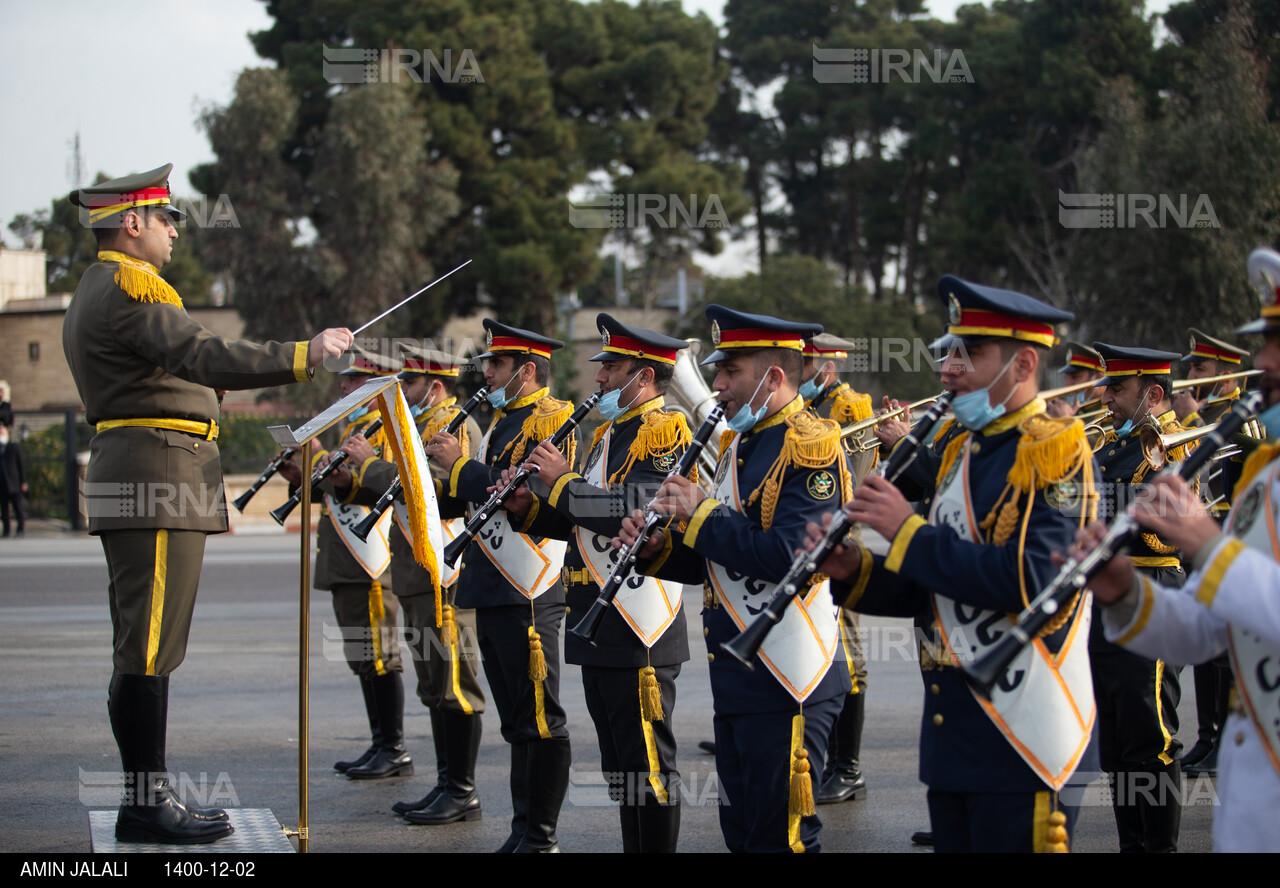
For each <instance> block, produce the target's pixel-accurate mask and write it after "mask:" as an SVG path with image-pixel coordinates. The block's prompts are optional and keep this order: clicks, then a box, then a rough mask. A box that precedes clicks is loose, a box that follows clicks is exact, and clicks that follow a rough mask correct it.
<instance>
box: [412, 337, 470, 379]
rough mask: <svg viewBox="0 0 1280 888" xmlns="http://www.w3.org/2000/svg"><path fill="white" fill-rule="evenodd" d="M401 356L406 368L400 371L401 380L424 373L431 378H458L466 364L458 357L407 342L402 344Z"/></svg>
mask: <svg viewBox="0 0 1280 888" xmlns="http://www.w3.org/2000/svg"><path fill="white" fill-rule="evenodd" d="M400 354H401V355H402V356H403V357H404V366H403V367H402V368H401V369H400V378H401V379H412V378H413V377H415V376H421V375H422V374H423V373H427V374H430V375H431V376H457V375H458V373H459V371H460V370H461V368H462V365H463V364H464V363H466V362H465V361H464V360H463V359H462V358H460V357H458V356H457V355H451V354H449V353H448V352H442V351H438V350H436V349H434V348H418V347H417V346H415V345H410V344H409V343H407V342H402V343H400Z"/></svg>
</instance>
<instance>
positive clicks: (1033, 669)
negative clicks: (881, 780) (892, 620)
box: [929, 448, 1097, 790]
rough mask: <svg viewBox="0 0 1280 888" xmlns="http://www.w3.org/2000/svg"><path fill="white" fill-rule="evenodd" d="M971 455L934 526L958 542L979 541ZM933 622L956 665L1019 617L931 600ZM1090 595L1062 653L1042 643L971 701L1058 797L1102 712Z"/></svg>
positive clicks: (949, 485) (945, 493)
mask: <svg viewBox="0 0 1280 888" xmlns="http://www.w3.org/2000/svg"><path fill="white" fill-rule="evenodd" d="M969 452H970V451H969V449H968V448H966V449H965V451H964V457H963V458H962V459H961V460H958V461H957V463H956V465H957V466H958V470H955V471H952V472H951V473H950V474H949V476H948V477H947V478H946V479H944V481H943V485H942V488H941V489H940V490H939V492H938V497H937V499H936V500H935V501H934V504H933V510H932V511H931V513H930V516H929V520H930V523H932V524H933V525H935V526H939V527H950V528H951V529H952V530H954V531H955V532H956V534H957V535H958V536H959V537H960V539H962V540H964V541H966V542H975V541H977V540H979V539H981V537H980V536H979V534H978V531H977V522H976V521H975V520H974V512H973V502H972V499H971V496H970V491H969ZM933 608H934V616H935V618H936V619H937V622H938V630H939V632H941V633H942V641H943V643H944V644H945V645H946V651H947V655H948V656H949V657H950V658H951V662H952V664H954V665H956V666H959V665H960V664H961V663H967V662H972V661H973V660H976V659H980V658H981V657H982V656H983V655H984V654H985V653H986V652H987V651H989V650H991V649H992V648H993V647H994V646H995V644H996V643H997V642H998V641H999V640H1000V639H1001V638H1003V637H1004V636H1005V634H1006V633H1007V632H1008V630H1009V629H1010V628H1011V627H1012V626H1013V625H1014V622H1015V619H1016V615H1014V616H1011V615H1010V614H1007V613H1002V612H999V611H992V610H985V609H983V608H980V607H976V606H973V605H967V604H962V603H961V602H958V601H953V600H952V599H950V598H947V597H946V596H944V595H938V594H936V593H935V594H934V595H933ZM1091 617H1092V610H1091V608H1090V598H1089V594H1088V593H1087V592H1086V593H1084V594H1083V595H1082V596H1081V599H1080V603H1079V604H1078V605H1077V607H1076V611H1075V615H1074V616H1073V617H1072V620H1071V627H1070V630H1069V632H1068V634H1067V639H1066V641H1065V642H1064V643H1063V645H1062V648H1061V649H1060V650H1059V651H1057V653H1054V652H1052V651H1050V650H1049V649H1048V647H1047V646H1046V645H1045V643H1044V641H1043V640H1042V639H1039V638H1037V639H1036V640H1035V642H1034V643H1032V644H1030V645H1028V646H1027V647H1026V648H1024V649H1023V651H1022V653H1020V654H1019V655H1018V657H1017V659H1015V660H1014V661H1013V663H1012V665H1010V666H1009V668H1008V669H1007V670H1006V671H1005V674H1004V676H1003V677H1002V678H1001V679H1000V681H999V682H998V683H997V684H996V686H995V687H994V688H993V689H992V691H991V699H990V700H987V699H985V698H984V697H983V696H982V695H981V694H978V693H976V692H974V693H973V696H974V699H975V700H977V701H978V703H979V705H981V706H982V708H983V710H984V711H985V712H986V714H987V717H988V718H990V719H991V722H992V724H994V725H995V726H996V728H997V730H999V731H1000V733H1001V734H1003V735H1004V737H1005V739H1006V740H1008V741H1009V744H1010V745H1011V746H1012V747H1013V748H1014V749H1015V750H1016V751H1017V753H1018V755H1020V756H1021V757H1022V760H1023V761H1025V762H1026V763H1027V765H1028V766H1030V768H1031V769H1032V770H1033V771H1035V772H1036V774H1038V775H1039V776H1040V778H1041V779H1042V780H1044V782H1045V783H1047V784H1049V785H1050V786H1052V787H1053V788H1054V789H1055V790H1057V789H1061V788H1062V787H1063V786H1064V785H1065V784H1066V782H1067V780H1068V779H1070V777H1071V775H1072V774H1074V773H1075V770H1076V766H1077V765H1079V763H1080V758H1081V756H1083V755H1084V751H1085V749H1086V747H1087V746H1088V745H1089V736H1090V734H1091V733H1092V731H1093V722H1094V719H1095V717H1096V713H1097V708H1096V705H1095V703H1094V699H1093V676H1092V673H1091V672H1090V669H1089V644H1088V643H1089V624H1090V620H1091Z"/></svg>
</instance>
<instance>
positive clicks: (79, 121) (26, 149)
mask: <svg viewBox="0 0 1280 888" xmlns="http://www.w3.org/2000/svg"><path fill="white" fill-rule="evenodd" d="M959 5H961V2H960V0H932V2H930V3H929V4H928V7H929V9H930V11H931V12H932V13H933V14H934V15H935V16H936V17H938V18H944V19H953V18H954V16H955V9H956V7H957V6H959ZM1167 5H1168V0H1149V2H1148V3H1147V11H1148V12H1149V13H1150V12H1153V11H1161V10H1163V9H1164V8H1166V7H1167ZM723 6H724V2H723V0H685V2H684V8H685V9H686V10H689V11H690V12H695V11H702V12H705V13H707V15H708V16H709V17H710V18H711V19H712V20H713V21H715V22H716V23H717V24H722V23H723V15H722V13H721V11H722V9H723ZM0 21H3V23H4V24H3V27H0V83H3V84H6V85H7V86H5V87H4V88H3V89H0V119H2V120H4V121H5V127H4V129H5V133H6V137H5V138H4V139H3V140H0V238H3V241H4V245H5V246H8V247H17V246H20V244H19V242H18V238H17V237H16V236H15V235H14V234H13V233H12V232H10V231H9V229H8V225H9V222H10V220H12V219H13V217H14V216H15V215H16V214H18V213H25V212H32V211H34V210H37V209H40V208H43V207H48V206H49V202H50V200H51V199H52V198H53V197H54V196H55V195H64V194H66V193H67V192H69V191H70V190H71V189H72V188H73V187H75V186H76V185H77V184H81V183H78V182H77V181H75V180H74V176H73V167H74V164H72V162H71V157H72V144H73V140H74V139H75V136H76V134H77V133H79V135H80V148H81V154H82V156H83V160H84V162H83V167H84V179H83V184H87V183H88V182H91V181H92V180H93V177H94V176H95V175H96V174H97V173H98V172H104V173H107V174H108V175H111V176H123V175H127V174H129V173H134V172H141V171H143V170H149V169H153V168H154V167H157V166H160V165H161V164H164V163H173V165H174V169H173V174H172V176H171V179H170V182H171V186H172V188H173V190H174V192H175V193H177V194H178V195H185V196H190V195H192V193H193V189H192V187H191V185H190V182H189V180H188V178H187V174H188V172H189V171H190V170H191V169H192V168H194V167H196V166H198V165H200V164H201V163H205V162H207V161H210V160H212V159H213V154H212V152H211V151H210V149H209V143H208V140H207V139H206V137H205V135H204V133H203V132H202V131H200V129H199V128H198V126H197V125H196V120H197V118H198V116H199V114H200V111H201V109H203V108H206V107H208V106H210V105H225V104H227V103H228V102H229V101H230V100H231V96H232V91H233V89H234V86H235V78H236V75H237V74H238V73H239V72H240V71H241V70H243V69H244V68H246V67H253V66H259V65H261V64H263V60H262V59H260V58H259V57H258V56H257V54H256V53H254V51H253V48H252V47H251V46H250V44H249V40H248V36H247V35H248V34H249V33H251V32H253V31H259V30H263V29H265V28H267V27H269V26H270V23H271V19H270V16H268V15H267V13H266V6H265V5H264V4H263V3H261V2H258V0H217V2H212V0H181V2H179V0H129V2H128V3H119V4H104V3H102V2H101V0H97V2H90V0H58V2H54V3H38V2H36V3H33V2H30V0H0ZM60 50H61V51H60ZM153 50H159V54H160V56H161V58H163V59H165V61H164V63H163V64H160V65H152V64H147V62H146V59H147V57H148V55H149V54H150V53H151V51H153ZM108 73H109V74H110V76H111V84H112V87H113V89H112V92H111V93H110V94H106V93H104V92H102V91H100V89H99V87H101V86H102V85H103V83H104V81H105V80H106V75H107V74H108ZM131 75H132V76H131ZM211 199H212V198H211ZM753 243H754V240H753V239H748V241H747V242H745V243H743V244H739V245H731V246H730V248H729V249H727V250H726V252H725V254H723V255H722V256H721V257H717V258H716V259H715V260H711V261H709V262H705V263H704V264H707V265H709V266H710V268H711V270H712V271H713V272H714V273H716V274H721V275H733V274H734V273H735V272H739V273H740V271H741V270H745V267H746V266H749V265H751V264H752V263H753V260H752V250H753ZM703 258H704V259H705V258H706V257H703Z"/></svg>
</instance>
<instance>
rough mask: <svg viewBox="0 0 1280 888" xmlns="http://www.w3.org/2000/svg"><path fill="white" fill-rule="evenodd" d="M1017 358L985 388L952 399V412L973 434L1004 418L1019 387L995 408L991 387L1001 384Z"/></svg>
mask: <svg viewBox="0 0 1280 888" xmlns="http://www.w3.org/2000/svg"><path fill="white" fill-rule="evenodd" d="M1017 357H1018V356H1017V355H1014V356H1013V357H1012V358H1010V359H1009V361H1008V363H1006V364H1005V365H1004V367H1003V368H1002V369H1001V370H1000V372H999V373H998V374H996V378H995V379H993V380H991V382H990V383H989V384H987V385H986V386H984V387H983V388H980V389H978V390H977V391H972V392H966V393H965V394H963V395H957V396H956V397H955V398H953V399H952V401H951V412H952V413H954V414H955V415H956V422H958V423H960V425H962V426H964V427H965V428H966V429H968V430H969V431H971V432H980V431H982V430H983V429H985V428H986V427H987V426H989V425H990V424H991V423H993V422H995V421H996V420H997V419H999V418H1000V417H1002V416H1004V405H1005V404H1008V403H1009V399H1010V398H1012V397H1013V393H1014V392H1015V391H1017V387H1016V386H1015V387H1014V388H1012V389H1010V390H1009V394H1007V395H1005V398H1004V400H1003V401H1001V402H1000V403H999V404H996V405H995V406H994V407H993V406H992V405H991V397H990V393H991V386H993V385H995V384H996V383H997V382H999V381H1000V377H1001V376H1004V375H1005V373H1007V372H1008V371H1009V368H1010V367H1012V366H1013V362H1014V360H1016V359H1017Z"/></svg>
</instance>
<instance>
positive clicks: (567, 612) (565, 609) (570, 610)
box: [564, 605, 573, 614]
mask: <svg viewBox="0 0 1280 888" xmlns="http://www.w3.org/2000/svg"><path fill="white" fill-rule="evenodd" d="M564 612H565V613H566V614H571V613H573V608H571V607H569V606H568V605H565V608H564Z"/></svg>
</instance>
